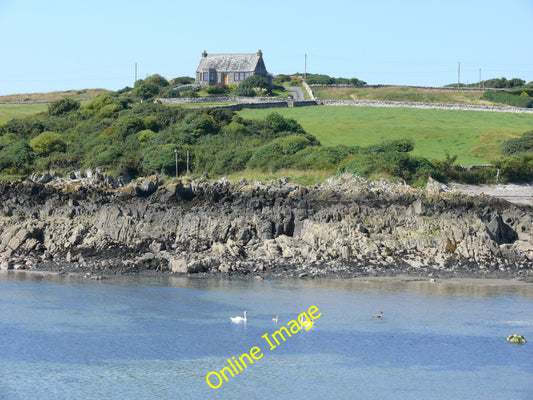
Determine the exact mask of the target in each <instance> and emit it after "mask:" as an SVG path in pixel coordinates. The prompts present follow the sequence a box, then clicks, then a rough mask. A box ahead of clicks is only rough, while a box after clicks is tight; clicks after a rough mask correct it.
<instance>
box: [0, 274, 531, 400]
mask: <svg viewBox="0 0 533 400" xmlns="http://www.w3.org/2000/svg"><path fill="white" fill-rule="evenodd" d="M313 305H314V306H317V307H318V308H319V311H320V312H321V316H320V317H319V318H318V319H317V320H316V321H315V324H314V326H313V327H312V328H311V329H310V330H308V331H303V330H302V331H300V332H298V333H296V334H294V335H293V336H292V337H290V338H289V337H286V341H285V342H283V341H281V340H280V342H281V343H280V344H279V345H277V346H276V348H275V349H273V350H269V348H270V346H269V345H268V344H267V342H266V341H265V340H264V339H263V338H262V337H261V336H263V335H264V334H265V333H268V334H269V335H271V334H272V333H273V332H274V331H275V330H277V329H279V328H280V327H281V326H287V323H288V322H289V321H290V320H292V319H296V317H297V315H298V314H300V313H302V312H304V311H306V310H307V309H308V308H309V307H310V306H313ZM244 310H247V311H248V322H247V324H246V325H242V324H241V325H234V324H232V323H231V322H230V319H229V317H230V316H237V315H242V312H243V311H244ZM379 311H383V312H384V317H383V319H374V318H372V315H374V314H376V313H378V312H379ZM276 314H278V315H279V322H278V324H275V323H274V322H273V321H272V317H274V316H275V315H276ZM511 333H520V334H523V335H524V336H525V337H526V339H530V340H529V342H528V343H527V344H525V345H513V344H510V343H507V342H506V341H505V338H506V337H507V336H508V335H509V334H511ZM269 337H270V336H269ZM274 344H276V343H275V342H274ZM254 346H257V347H259V348H260V349H261V353H262V354H263V356H262V358H260V359H258V360H256V361H255V362H254V363H253V364H250V363H249V365H248V368H245V369H243V371H242V372H241V371H239V372H240V373H239V374H238V375H237V374H236V375H235V376H234V377H232V376H231V375H229V374H228V373H227V372H226V374H227V375H228V378H229V379H228V381H227V382H226V381H224V382H223V383H222V385H221V386H220V388H218V389H212V388H210V387H209V386H208V385H207V382H206V380H205V378H206V375H207V374H208V373H209V372H211V371H217V372H219V371H220V370H221V369H222V368H224V367H226V366H228V363H227V361H226V360H227V359H228V358H231V357H232V356H235V358H238V357H240V356H241V355H242V354H243V353H245V352H247V353H249V352H250V349H251V348H252V347H254ZM245 360H246V358H245ZM212 382H213V384H214V385H217V384H218V380H217V379H216V378H215V379H213V380H212ZM207 398H210V399H234V398H243V399H289V398H291V399H304V398H305V399H365V400H370V399H447V400H448V399H468V400H471V399H483V400H487V399H533V285H527V284H523V285H490V286H488V285H479V284H456V283H436V284H435V283H428V282H401V281H400V280H397V281H394V282H383V281H366V282H360V281H358V282H356V281H352V280H342V281H340V280H339V281H331V280H330V281H320V280H317V281H253V282H239V281H215V280H202V279H187V278H172V277H171V278H169V277H165V278H136V277H128V278H119V279H111V280H106V281H88V280H85V279H83V278H81V277H57V276H38V275H35V274H24V273H20V272H16V273H11V272H10V273H6V272H4V273H2V274H0V399H15V400H17V399H20V400H22V399H32V400H34V399H43V400H46V399H106V400H107V399H121V400H122V399H143V400H146V399H207Z"/></svg>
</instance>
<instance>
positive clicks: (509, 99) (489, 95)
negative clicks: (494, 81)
mask: <svg viewBox="0 0 533 400" xmlns="http://www.w3.org/2000/svg"><path fill="white" fill-rule="evenodd" d="M481 98H482V99H483V100H489V101H493V102H496V103H502V104H507V105H510V106H513V107H521V108H531V107H532V105H533V98H531V97H529V96H528V97H525V96H517V95H512V94H510V93H507V92H494V91H486V92H484V93H483V95H482V96H481Z"/></svg>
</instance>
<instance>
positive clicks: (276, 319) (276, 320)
mask: <svg viewBox="0 0 533 400" xmlns="http://www.w3.org/2000/svg"><path fill="white" fill-rule="evenodd" d="M272 321H274V322H275V323H276V324H277V323H278V316H277V315H276V316H275V317H274V318H272Z"/></svg>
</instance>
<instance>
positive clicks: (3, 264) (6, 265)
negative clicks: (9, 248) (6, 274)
mask: <svg viewBox="0 0 533 400" xmlns="http://www.w3.org/2000/svg"><path fill="white" fill-rule="evenodd" d="M1 269H4V270H6V271H7V270H10V269H13V264H12V263H10V262H9V261H7V260H4V261H2V262H1V263H0V270H1Z"/></svg>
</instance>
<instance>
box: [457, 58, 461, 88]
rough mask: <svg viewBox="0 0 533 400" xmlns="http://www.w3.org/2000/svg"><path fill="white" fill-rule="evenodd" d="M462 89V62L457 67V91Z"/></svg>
mask: <svg viewBox="0 0 533 400" xmlns="http://www.w3.org/2000/svg"><path fill="white" fill-rule="evenodd" d="M460 87H461V62H460V61H459V64H458V66H457V89H459V88H460Z"/></svg>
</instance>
